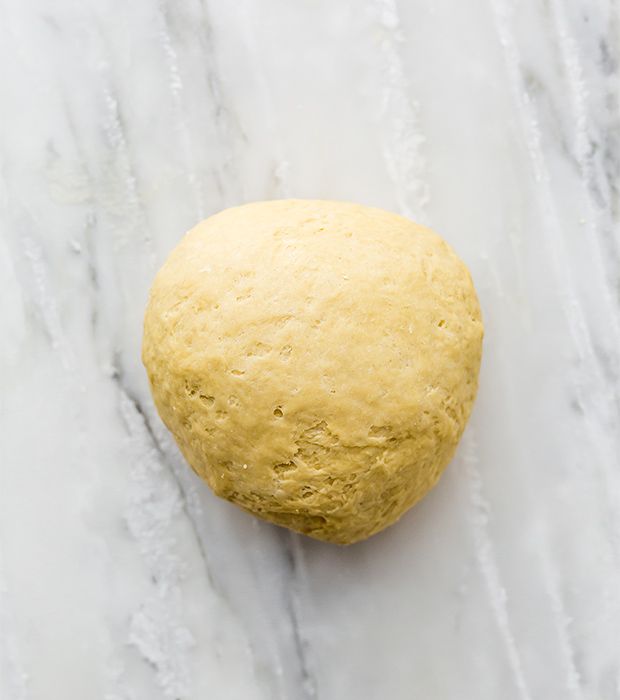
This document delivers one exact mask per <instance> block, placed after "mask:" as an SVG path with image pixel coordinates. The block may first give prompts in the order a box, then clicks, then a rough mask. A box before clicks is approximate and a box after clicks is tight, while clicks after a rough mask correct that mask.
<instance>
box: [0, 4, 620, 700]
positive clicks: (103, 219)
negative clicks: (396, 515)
mask: <svg viewBox="0 0 620 700" xmlns="http://www.w3.org/2000/svg"><path fill="white" fill-rule="evenodd" d="M619 71H620V4H619V3H618V2H617V0H589V1H588V2H585V1H584V0H548V1H547V2H543V1H542V0H541V1H540V2H528V3H523V2H517V1H516V0H481V2H477V3H457V2H453V1H448V0H437V1H436V2H433V3H425V2H421V0H414V1H413V2H404V1H403V0H364V1H363V2H353V0H342V1H340V2H332V1H329V0H315V1H314V2H311V3H310V2H287V1H286V0H264V1H263V2H258V1H257V0H240V1H239V2H224V0H187V1H186V2H183V3H173V2H171V1H170V0H160V1H157V0H135V1H133V2H130V3H129V2H128V3H113V2H111V1H110V0H103V1H101V2H94V1H93V0H87V1H86V2H77V0H58V1H57V2H55V3H46V2H43V0H31V1H30V2H21V1H20V0H4V1H3V2H0V103H1V114H2V126H3V128H2V132H1V134H0V231H1V234H2V235H1V237H0V284H1V285H2V292H1V295H0V296H1V298H2V322H3V333H2V334H1V335H0V357H1V360H2V362H1V367H0V370H1V371H0V383H1V390H0V401H1V403H0V406H1V411H0V445H1V447H0V457H1V460H0V461H1V484H0V697H2V699H3V700H5V698H6V700H43V699H45V700H47V698H50V697H59V698H60V697H62V698H63V700H78V699H79V700H83V699H84V698H103V699H105V700H139V699H142V698H149V700H157V699H159V698H161V699H162V700H165V699H179V700H181V699H182V700H190V699H192V698H226V699H227V700H228V699H239V700H298V699H299V700H312V699H319V700H344V699H349V698H351V699H353V698H355V700H360V699H364V698H368V700H370V699H374V698H377V697H384V698H390V699H391V700H401V699H402V700H410V699H411V698H416V699H417V698H423V699H427V698H434V699H436V700H439V699H442V700H443V699H446V700H453V699H458V700H461V699H463V698H466V699H470V698H471V699H474V698H475V700H495V699H496V698H502V700H513V699H514V700H536V699H538V698H544V699H545V700H555V699H557V700H564V699H567V698H568V699H570V700H613V699H615V700H618V699H619V698H620V78H619V75H620V74H619ZM283 196H298V197H317V198H332V199H347V200H356V201H360V202H364V203H367V204H371V205H377V206H381V207H384V208H387V209H392V210H395V211H400V212H402V213H404V214H406V215H408V216H411V217H414V218H416V219H418V220H421V221H424V222H428V223H429V224H430V225H432V226H434V227H435V228H436V229H438V230H439V231H441V232H442V234H443V235H444V236H445V237H446V238H447V240H448V241H450V243H451V244H452V245H453V246H454V247H455V248H456V250H457V251H458V252H459V254H460V255H461V256H462V257H463V258H464V259H465V260H466V262H467V263H468V264H469V266H470V267H471V270H472V273H473V276H474V279H475V281H476V285H477V288H478V290H479V294H480V299H481V303H482V307H483V311H484V316H485V322H486V328H487V335H486V340H485V357H484V362H483V368H482V375H481V387H480V394H479V399H478V401H477V404H476V408H475V411H474V416H473V418H472V421H471V424H470V427H469V428H468V431H467V433H466V435H465V437H464V440H463V444H462V445H461V447H460V449H459V451H458V453H457V456H456V457H455V459H454V461H453V463H452V464H451V466H450V467H449V469H448V470H447V472H446V474H445V476H444V477H443V479H442V481H441V483H440V485H439V486H438V487H437V488H436V489H435V490H434V491H433V492H432V494H431V495H430V496H429V497H428V498H427V499H425V501H424V502H422V503H421V504H420V505H419V506H417V507H416V508H415V509H414V510H413V511H411V512H410V513H409V514H407V515H406V516H405V517H404V518H403V519H402V521H401V522H400V523H398V524H397V525H396V526H394V527H393V528H391V529H390V530H388V531H386V532H384V533H381V534H379V535H377V536H376V537H374V538H372V539H371V540H369V541H367V542H365V543H361V544H358V545H355V546H352V547H350V548H337V547H332V546H327V545H324V544H321V543H318V542H314V541H310V540H307V539H305V538H303V537H300V536H297V535H292V534H291V533H288V532H286V531H284V530H280V529H278V528H274V527H272V526H270V525H267V524H265V523H262V522H258V521H256V520H254V519H252V518H251V517H249V516H247V515H246V514H244V513H242V512H239V511H238V510H237V509H235V508H234V507H232V506H230V505H229V504H227V503H224V502H222V501H219V500H217V499H216V498H215V497H213V496H212V495H211V494H210V492H209V491H208V489H207V488H206V486H205V485H203V484H202V483H201V482H199V480H197V478H196V477H195V476H194V475H193V473H192V472H191V471H190V470H189V469H187V467H186V466H185V465H184V463H183V460H182V458H181V457H180V455H179V453H178V451H177V450H176V447H175V446H174V443H173V442H172V440H171V438H170V436H169V435H168V434H167V432H166V430H165V429H164V428H163V426H162V424H161V422H160V421H159V419H158V417H157V415H156V413H155V411H154V409H153V405H152V403H151V399H150V396H149V392H148V387H147V384H146V380H145V376H144V372H143V369H142V367H141V363H140V340H141V323H142V313H143V308H144V303H145V299H146V294H147V291H148V287H149V284H150V281H151V279H152V277H153V275H154V273H155V271H156V269H157V267H158V266H159V265H160V264H161V262H162V261H163V259H164V258H165V256H166V255H167V253H168V252H169V251H170V250H171V248H172V247H173V246H174V245H175V243H176V242H177V241H178V239H179V237H180V236H181V235H182V234H183V232H184V231H185V230H187V229H188V228H189V227H190V226H192V225H193V224H194V223H195V222H196V221H197V220H199V219H200V218H202V217H204V216H207V215H209V214H211V213H213V212H216V211H218V210H219V209H221V208H223V207H226V206H230V205H233V204H237V203H241V202H245V201H251V200H256V199H267V198H274V197H283Z"/></svg>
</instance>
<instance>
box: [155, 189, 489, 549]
mask: <svg viewBox="0 0 620 700" xmlns="http://www.w3.org/2000/svg"><path fill="white" fill-rule="evenodd" d="M482 334H483V328H482V321H481V316H480V308H479V305H478V300H477V297H476V293H475V290H474V287H473V284H472V281H471V277H470V275H469V272H468V271H467V268H466V267H465V265H464V264H463V263H462V262H461V261H460V260H459V258H457V256H456V255H455V253H454V252H453V251H452V249H451V248H450V247H449V246H448V245H447V244H446V243H445V242H444V241H443V240H442V239H441V238H440V237H439V236H437V235H436V234H435V233H433V232H432V231H430V230H429V229H427V228H424V227H422V226H418V225H417V224H414V223H412V222H411V221H409V220H407V219H405V218H403V217H401V216H397V215H395V214H391V213H389V212H386V211H382V210H380V209H371V208H369V207H364V206H359V205H356V204H348V203H341V202H331V201H310V200H281V201H273V202H257V203H254V204H247V205H245V206H241V207H236V208H233V209H227V210H226V211H223V212H221V213H219V214H216V215H215V216H212V217H211V218H209V219H207V220H206V221H203V222H202V223H200V224H198V226H196V228H194V229H193V230H192V231H190V232H189V233H188V234H187V235H186V236H185V237H184V238H183V240H182V241H181V243H180V244H179V245H178V246H177V248H176V249H175V250H174V251H173V252H172V254H171V255H170V257H169V258H168V260H167V261H166V263H165V264H164V266H163V267H162V269H161V270H160V271H159V273H158V274H157V277H156V278H155V281H154V284H153V287H152V289H151V294H150V299H149V303H148V308H147V310H146V318H145V324H144V342H143V361H144V364H145V366H146V369H147V372H148V376H149V380H150V384H151V389H152V392H153V397H154V399H155V403H156V405H157V409H158V410H159V413H160V415H161V417H162V419H163V421H164V423H165V424H166V425H167V426H168V428H169V429H170V430H171V431H172V433H173V435H174V437H175V438H176V441H177V443H178V445H179V447H180V449H181V451H182V452H183V454H184V456H185V458H186V459H187V461H188V462H189V464H190V465H191V466H192V468H193V469H194V470H195V471H196V473H197V474H199V475H200V476H201V477H202V478H203V479H205V480H206V481H207V482H208V484H209V485H210V487H211V488H212V489H213V491H214V492H215V493H216V494H217V495H218V496H221V497H222V498H226V499H228V500H229V501H232V502H233V503H236V504H237V505H238V506H241V507H242V508H244V509H245V510H247V511H250V512H251V513H254V514H255V515H258V516H260V517H261V518H264V519H266V520H269V521H271V522H273V523H277V524H278V525H284V526H285V527H288V528H291V529H293V530H297V531H298V532H303V533H304V534H306V535H310V536H311V537H316V538H318V539H321V540H327V541H329V542H337V543H341V544H348V543H351V542H355V541H357V540H361V539H364V538H366V537H368V536H370V535H372V534H373V533H376V532H378V531H379V530H382V529H383V528H385V527H387V526H388V525H390V524H391V523H393V522H395V521H396V520H397V519H398V518H399V517H400V516H401V515H402V514H403V513H404V512H405V511H406V510H407V509H408V508H409V507H410V506H412V505H413V504H414V503H415V502H416V501H418V500H419V499H420V498H422V497H423V496H424V495H425V494H426V493H427V492H428V491H429V489H431V488H432V487H433V485H434V484H435V483H436V482H437V480H438V479H439V476H440V474H441V472H442V470H443V469H444V467H445V466H446V464H447V463H448V461H449V460H450V458H451V457H452V454H453V453H454V450H455V448H456V445H457V443H458V441H459V438H460V437H461V433H462V432H463V429H464V427H465V423H466V421H467V419H468V417H469V414H470V411H471V408H472V403H473V401H474V397H475V394H476V389H477V379H478V369H479V365H480V356H481V347H482Z"/></svg>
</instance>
